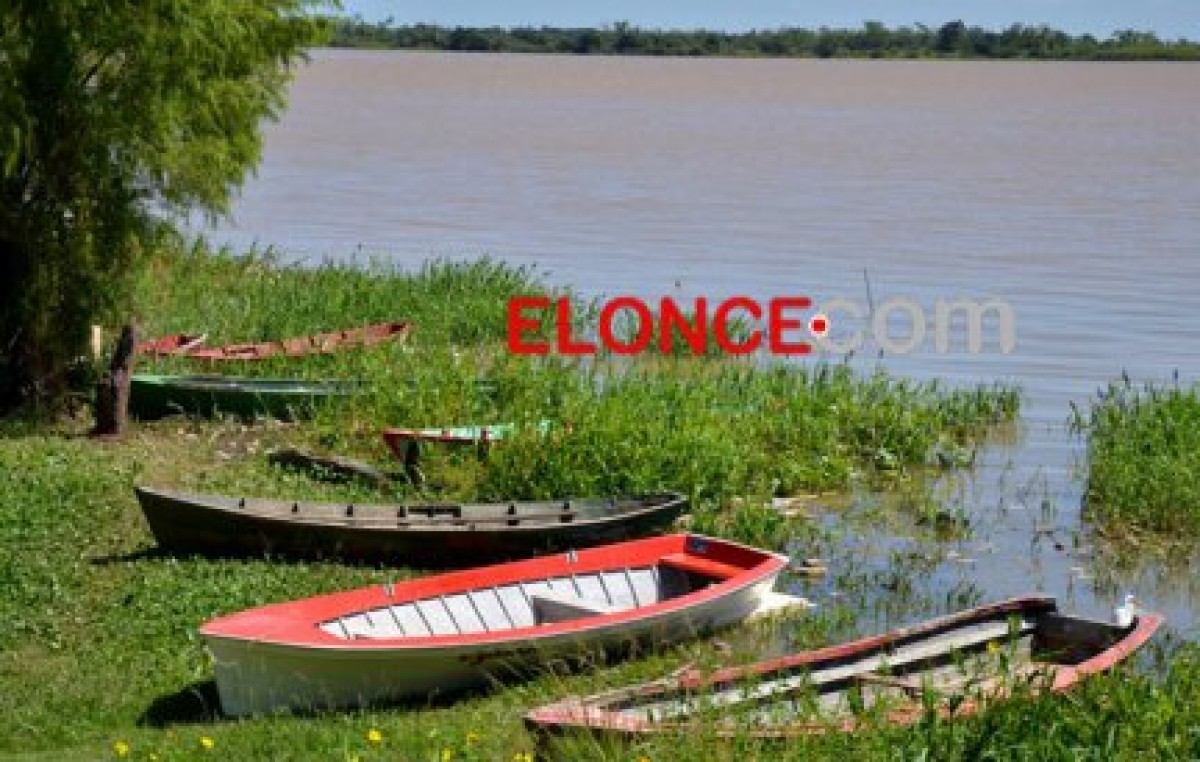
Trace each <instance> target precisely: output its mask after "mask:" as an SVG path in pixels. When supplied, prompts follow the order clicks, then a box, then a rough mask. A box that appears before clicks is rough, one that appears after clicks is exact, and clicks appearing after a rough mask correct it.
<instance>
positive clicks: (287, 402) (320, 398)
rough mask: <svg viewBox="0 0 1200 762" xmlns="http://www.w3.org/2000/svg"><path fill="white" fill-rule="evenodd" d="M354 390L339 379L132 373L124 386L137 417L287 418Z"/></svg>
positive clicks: (130, 406) (350, 393)
mask: <svg viewBox="0 0 1200 762" xmlns="http://www.w3.org/2000/svg"><path fill="white" fill-rule="evenodd" d="M356 392H357V389H356V387H354V386H353V385H351V384H347V383H344V382H340V381H302V380H297V379H280V378H245V377H239V376H216V375H190V376H163V375H153V374H134V375H133V376H132V377H131V378H130V385H129V413H130V415H132V416H134V417H136V418H142V419H151V418H162V417H163V416H167V415H172V414H176V413H189V414H193V415H204V416H208V415H214V414H217V413H229V414H233V415H240V416H244V417H248V418H249V417H254V416H270V417H272V418H280V419H283V420H290V419H293V418H303V417H306V416H308V415H311V414H312V412H313V410H314V409H315V408H316V406H317V405H319V404H322V403H324V402H328V401H331V400H335V399H339V398H342V397H347V396H350V395H353V394H355V393H356Z"/></svg>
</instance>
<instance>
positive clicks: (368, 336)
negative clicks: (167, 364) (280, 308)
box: [136, 322, 412, 362]
mask: <svg viewBox="0 0 1200 762" xmlns="http://www.w3.org/2000/svg"><path fill="white" fill-rule="evenodd" d="M411 331H412V325H411V324H410V323H405V322H390V323H375V324H373V325H367V326H362V327H360V328H350V329H348V330H345V331H334V332H331V333H318V334H315V335H313V336H303V337H299V338H294V339H283V340H282V341H262V342H258V343H253V344H227V345H225V346H221V347H206V346H204V342H205V340H206V337H205V336H203V335H197V334H186V333H178V334H174V335H171V336H163V337H161V338H158V339H152V340H150V341H143V342H141V343H139V344H138V345H137V350H136V351H137V352H138V353H139V354H145V355H151V356H156V357H187V358H190V359H193V360H210V361H214V362H219V361H223V360H265V359H268V358H271V357H305V356H307V355H322V354H332V353H333V352H337V351H340V350H343V349H352V348H355V347H370V346H374V345H376V344H381V343H383V342H385V341H404V340H405V339H407V338H408V335H409V333H410V332H411Z"/></svg>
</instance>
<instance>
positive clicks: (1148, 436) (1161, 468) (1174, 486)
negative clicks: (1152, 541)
mask: <svg viewBox="0 0 1200 762" xmlns="http://www.w3.org/2000/svg"><path fill="white" fill-rule="evenodd" d="M1072 425H1073V427H1074V428H1075V429H1076V430H1077V431H1079V432H1082V433H1085V434H1086V435H1087V437H1088V482H1087V494H1086V499H1087V507H1088V511H1089V513H1090V515H1092V516H1094V517H1095V518H1097V519H1099V520H1100V521H1105V522H1114V523H1118V524H1125V525H1132V526H1135V527H1140V528H1144V529H1149V530H1153V531H1157V532H1164V533H1177V532H1183V533H1184V534H1185V535H1188V536H1192V535H1195V534H1196V533H1198V532H1200V387H1191V388H1183V387H1180V386H1179V385H1178V384H1174V385H1154V384H1147V385H1145V386H1142V387H1136V386H1134V385H1133V383H1132V382H1131V381H1130V380H1129V379H1128V378H1127V377H1126V378H1124V379H1123V380H1122V381H1120V382H1116V383H1112V384H1109V386H1108V387H1107V388H1106V389H1103V390H1101V391H1100V393H1099V395H1098V396H1097V397H1096V399H1095V400H1093V401H1092V403H1091V405H1090V407H1089V409H1088V410H1087V411H1086V412H1083V411H1080V410H1078V409H1076V410H1075V412H1074V415H1073V418H1072Z"/></svg>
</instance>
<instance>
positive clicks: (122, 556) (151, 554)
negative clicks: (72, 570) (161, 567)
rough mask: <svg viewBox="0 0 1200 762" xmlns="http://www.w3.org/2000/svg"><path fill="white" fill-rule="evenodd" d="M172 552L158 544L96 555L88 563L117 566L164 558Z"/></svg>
mask: <svg viewBox="0 0 1200 762" xmlns="http://www.w3.org/2000/svg"><path fill="white" fill-rule="evenodd" d="M170 557H171V554H170V553H168V552H167V551H165V550H163V549H162V548H160V547H159V546H157V545H154V546H151V547H149V548H140V549H138V550H131V551H129V552H128V553H110V554H108V555H104V556H96V557H95V558H90V559H88V563H90V564H91V565H92V566H116V565H117V564H132V563H137V562H138V561H157V560H159V559H163V558H170Z"/></svg>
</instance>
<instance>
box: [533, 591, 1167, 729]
mask: <svg viewBox="0 0 1200 762" xmlns="http://www.w3.org/2000/svg"><path fill="white" fill-rule="evenodd" d="M1037 609H1042V612H1041V613H1054V612H1057V610H1058V607H1057V601H1056V599H1055V598H1054V597H1053V596H1048V595H1028V596H1022V597H1017V598H1011V599H1008V600H1005V601H1000V602H997V603H992V604H987V605H984V606H978V607H975V608H973V609H968V610H966V611H961V612H956V613H954V614H949V615H946V616H942V617H937V618H934V619H931V620H927V621H925V622H920V623H916V624H913V625H910V626H907V627H900V628H897V629H894V630H889V631H887V632H884V633H879V634H876V635H870V636H867V637H864V638H859V639H857V640H853V641H850V642H847V643H839V644H834V645H830V646H824V647H822V648H817V649H812V650H807V651H801V652H799V653H795V654H790V655H787V656H783V657H780V658H777V659H770V660H767V661H763V662H758V663H755V664H750V665H744V666H735V667H725V668H722V669H718V670H715V671H713V672H711V673H702V672H699V671H697V670H689V671H685V672H683V673H682V674H680V675H678V676H674V677H668V678H662V679H659V680H654V681H651V682H646V683H641V684H638V685H634V686H626V687H622V688H616V689H613V690H610V691H604V692H601V693H597V694H593V695H591V696H570V697H567V698H564V699H562V700H560V701H557V702H554V703H551V704H547V705H545V706H542V707H539V708H537V709H534V710H533V711H531V712H529V713H527V714H526V715H525V724H526V726H527V727H530V728H532V729H535V730H537V731H538V732H563V731H568V730H583V731H592V732H601V733H604V732H607V733H618V734H624V735H652V734H658V733H669V732H682V731H686V730H688V729H694V727H695V724H694V723H691V722H674V721H667V722H661V721H651V720H646V719H643V718H640V717H634V716H630V715H627V714H623V713H621V712H619V711H612V710H609V709H606V708H604V707H605V706H607V705H610V704H612V703H613V702H615V701H617V700H620V699H629V698H645V697H648V696H657V695H663V694H667V693H671V692H675V691H681V690H684V691H686V690H704V689H707V688H711V687H713V686H716V685H719V684H722V683H732V682H735V681H738V680H745V679H751V680H752V679H755V678H763V677H764V676H766V675H769V674H771V673H773V672H785V671H788V670H792V669H795V668H797V667H803V666H807V665H810V664H814V663H820V662H825V661H836V660H838V659H844V658H847V657H853V656H856V655H863V654H866V653H869V652H871V651H875V650H880V649H883V648H886V647H887V646H889V645H891V644H893V643H896V642H898V641H903V640H910V639H919V638H920V637H922V636H927V635H932V634H934V633H936V632H939V631H943V630H953V629H955V628H957V627H962V626H964V625H968V624H970V623H971V622H972V621H973V620H985V619H989V618H993V617H995V616H998V615H1001V614H1016V613H1025V612H1028V611H1031V610H1037ZM1068 618H1073V619H1077V620H1083V621H1090V620H1086V619H1084V618H1082V617H1068ZM1163 621H1164V619H1163V617H1162V616H1161V615H1160V614H1157V613H1154V612H1146V613H1144V614H1141V615H1139V616H1138V617H1137V618H1136V620H1135V621H1134V623H1133V624H1132V625H1131V626H1130V627H1128V628H1127V629H1126V631H1125V634H1124V635H1122V636H1121V638H1120V639H1119V640H1117V641H1116V642H1115V643H1113V644H1112V645H1110V646H1108V647H1107V648H1105V649H1104V650H1102V651H1100V652H1099V653H1097V654H1095V655H1094V656H1092V657H1090V658H1088V659H1085V660H1083V661H1082V662H1080V663H1078V664H1073V665H1067V664H1063V665H1048V666H1052V667H1053V672H1052V674H1053V682H1051V683H1050V685H1049V686H1048V692H1050V693H1055V694H1057V693H1064V692H1066V691H1068V690H1070V689H1071V688H1073V687H1075V686H1076V685H1077V684H1079V683H1080V682H1081V681H1082V680H1083V679H1084V678H1086V677H1087V676H1089V675H1092V674H1097V673H1100V672H1104V671H1106V670H1109V669H1112V668H1113V667H1115V666H1116V665H1117V664H1119V663H1120V662H1122V661H1124V660H1125V659H1127V658H1129V656H1131V655H1132V654H1133V653H1134V652H1135V651H1136V650H1137V649H1139V648H1140V647H1141V646H1143V645H1144V644H1145V643H1146V641H1148V640H1149V639H1150V638H1151V637H1152V636H1153V635H1154V633H1155V632H1156V631H1157V630H1158V628H1159V627H1160V626H1161V625H1162V623H1163ZM1114 627H1115V626H1114ZM1033 634H1036V629H1035V630H1034V631H1033ZM1038 692H1040V691H1038ZM983 705H984V702H981V701H980V700H978V699H976V698H968V699H967V700H965V701H963V702H962V703H961V704H959V705H958V706H957V707H956V708H954V709H953V710H951V709H950V708H949V707H946V706H944V705H943V706H939V708H938V709H937V712H938V714H939V716H941V717H943V718H952V717H966V716H969V715H973V714H975V713H976V712H978V711H979V710H980V709H981V708H982V706H983ZM924 713H925V709H924V707H922V706H921V705H920V704H914V703H913V702H909V704H907V705H905V706H903V707H901V708H898V709H897V710H894V711H892V712H889V713H888V714H887V715H886V721H885V723H884V724H886V725H893V726H904V725H909V724H912V723H914V722H916V721H917V720H919V719H920V718H921V717H922V716H924ZM860 725H861V723H859V722H858V721H857V720H855V719H854V718H847V719H845V720H842V721H840V722H839V721H837V720H836V719H833V720H831V721H830V722H826V723H822V722H814V721H809V722H793V723H781V724H779V725H777V726H774V727H770V728H760V729H747V730H739V731H724V730H720V731H718V733H717V734H718V735H719V736H733V735H737V736H743V735H744V736H748V737H752V738H766V739H771V738H776V739H784V738H789V737H799V736H807V735H814V734H819V733H825V732H830V731H841V732H851V731H854V730H857V729H858V728H859V727H860Z"/></svg>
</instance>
